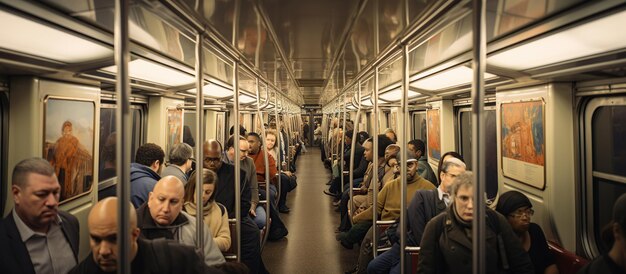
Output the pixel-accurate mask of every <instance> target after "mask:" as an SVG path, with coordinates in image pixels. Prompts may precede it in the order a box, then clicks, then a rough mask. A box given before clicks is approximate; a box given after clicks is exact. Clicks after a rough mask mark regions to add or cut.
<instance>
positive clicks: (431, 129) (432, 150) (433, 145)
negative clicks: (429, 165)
mask: <svg viewBox="0 0 626 274" xmlns="http://www.w3.org/2000/svg"><path fill="white" fill-rule="evenodd" d="M439 121H440V118H439V109H429V110H427V111H426V123H427V129H428V149H427V150H428V157H429V158H430V159H434V160H437V161H438V160H439V158H441V137H440V136H441V130H440V125H441V123H440V122H439Z"/></svg>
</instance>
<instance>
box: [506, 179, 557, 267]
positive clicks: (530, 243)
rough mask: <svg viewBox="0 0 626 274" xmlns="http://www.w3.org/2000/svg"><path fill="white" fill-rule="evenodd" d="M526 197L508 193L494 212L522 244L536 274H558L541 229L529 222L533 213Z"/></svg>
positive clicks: (512, 192) (511, 192) (515, 192)
mask: <svg viewBox="0 0 626 274" xmlns="http://www.w3.org/2000/svg"><path fill="white" fill-rule="evenodd" d="M532 207H533V205H532V204H531V203H530V200H529V199H528V197H526V195H524V194H522V193H521V192H519V191H515V190H512V191H509V192H506V193H504V194H502V196H500V199H499V200H498V205H497V206H496V210H497V211H498V212H500V214H502V215H504V216H505V217H506V218H507V220H508V221H509V224H511V227H512V228H513V232H515V234H517V236H518V237H519V239H520V241H521V242H522V248H524V250H526V252H528V255H529V256H530V260H531V261H532V262H533V266H534V267H535V273H536V274H558V273H559V270H558V269H557V268H556V264H555V260H554V256H553V255H552V253H550V251H549V250H548V244H547V242H546V237H545V235H544V234H543V230H541V227H539V225H537V224H535V223H531V222H530V217H532V216H533V214H534V213H535V211H534V210H533V209H532Z"/></svg>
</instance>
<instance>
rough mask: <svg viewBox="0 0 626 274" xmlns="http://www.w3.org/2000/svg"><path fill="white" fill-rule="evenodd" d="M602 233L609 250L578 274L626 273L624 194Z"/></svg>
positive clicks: (614, 206) (625, 199)
mask: <svg viewBox="0 0 626 274" xmlns="http://www.w3.org/2000/svg"><path fill="white" fill-rule="evenodd" d="M605 229H606V230H605V231H603V232H604V233H603V234H605V235H603V236H606V237H603V238H605V240H606V241H608V242H607V244H608V245H610V246H611V249H610V250H609V252H608V253H606V254H604V255H602V256H600V257H598V258H595V259H594V260H593V261H591V263H589V264H588V265H586V266H585V267H583V269H581V270H580V271H578V273H579V274H595V273H603V274H624V273H626V193H625V194H622V196H620V197H619V198H617V201H615V205H613V220H612V221H611V222H610V223H609V224H608V225H607V226H606V227H605Z"/></svg>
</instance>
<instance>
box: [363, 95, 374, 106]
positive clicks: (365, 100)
mask: <svg viewBox="0 0 626 274" xmlns="http://www.w3.org/2000/svg"><path fill="white" fill-rule="evenodd" d="M361 105H364V106H367V107H371V106H373V105H374V103H372V99H371V98H369V97H368V98H366V99H364V100H363V101H361Z"/></svg>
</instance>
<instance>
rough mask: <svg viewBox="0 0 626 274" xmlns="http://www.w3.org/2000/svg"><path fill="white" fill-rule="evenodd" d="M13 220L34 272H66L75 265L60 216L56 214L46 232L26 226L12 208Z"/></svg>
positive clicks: (60, 273)
mask: <svg viewBox="0 0 626 274" xmlns="http://www.w3.org/2000/svg"><path fill="white" fill-rule="evenodd" d="M12 214H13V220H15V226H17V230H18V232H19V233H20V237H21V239H22V242H23V243H24V245H26V249H27V250H28V254H29V255H30V260H31V262H32V263H33V268H34V269H35V273H37V274H40V273H46V274H47V273H55V274H65V273H68V272H69V271H70V270H72V268H74V266H76V258H74V252H73V251H72V248H71V247H70V243H69V242H68V240H67V239H66V238H65V235H64V234H63V231H62V229H61V217H60V216H58V215H57V218H56V220H55V221H54V222H52V223H51V224H50V228H49V229H48V233H39V232H35V231H33V230H32V229H30V227H28V226H27V225H26V224H25V223H24V222H23V221H22V219H21V218H20V217H19V215H17V212H15V209H13V213H12Z"/></svg>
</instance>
